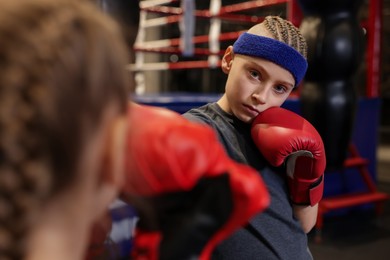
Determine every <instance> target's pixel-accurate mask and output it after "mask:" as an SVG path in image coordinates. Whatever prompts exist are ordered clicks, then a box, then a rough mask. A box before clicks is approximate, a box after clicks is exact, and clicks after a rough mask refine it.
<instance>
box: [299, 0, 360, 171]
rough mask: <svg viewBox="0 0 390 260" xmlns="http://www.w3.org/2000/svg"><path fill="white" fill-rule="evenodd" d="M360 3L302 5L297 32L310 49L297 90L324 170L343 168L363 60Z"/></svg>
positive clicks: (335, 0) (310, 0)
mask: <svg viewBox="0 0 390 260" xmlns="http://www.w3.org/2000/svg"><path fill="white" fill-rule="evenodd" d="M361 2H362V1H361V0H300V1H299V4H300V5H301V8H302V11H303V14H304V18H303V20H302V23H301V26H300V30H301V32H302V34H303V35H304V36H305V38H306V40H307V43H308V63H309V67H308V71H307V74H306V77H305V81H304V83H303V85H302V90H301V96H300V100H301V109H302V116H303V117H305V118H306V119H307V120H308V121H310V122H311V123H312V124H313V125H314V126H315V127H316V128H317V130H318V132H319V133H320V135H321V136H322V138H323V141H324V145H325V151H326V158H327V170H338V169H341V168H342V167H343V163H344V160H345V159H346V156H347V151H348V145H349V144H350V142H351V136H352V130H353V125H354V118H355V110H356V106H357V97H356V95H357V94H356V90H355V86H354V78H355V75H356V72H357V68H358V66H359V64H360V62H361V60H362V58H363V53H364V34H363V30H362V28H361V27H360V25H359V22H358V19H357V12H358V9H359V6H360V4H361Z"/></svg>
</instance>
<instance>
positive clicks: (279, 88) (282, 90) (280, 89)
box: [274, 85, 287, 94]
mask: <svg viewBox="0 0 390 260" xmlns="http://www.w3.org/2000/svg"><path fill="white" fill-rule="evenodd" d="M274 89H275V91H276V92H277V93H280V94H283V93H286V91H287V88H286V87H285V86H283V85H277V86H275V87H274Z"/></svg>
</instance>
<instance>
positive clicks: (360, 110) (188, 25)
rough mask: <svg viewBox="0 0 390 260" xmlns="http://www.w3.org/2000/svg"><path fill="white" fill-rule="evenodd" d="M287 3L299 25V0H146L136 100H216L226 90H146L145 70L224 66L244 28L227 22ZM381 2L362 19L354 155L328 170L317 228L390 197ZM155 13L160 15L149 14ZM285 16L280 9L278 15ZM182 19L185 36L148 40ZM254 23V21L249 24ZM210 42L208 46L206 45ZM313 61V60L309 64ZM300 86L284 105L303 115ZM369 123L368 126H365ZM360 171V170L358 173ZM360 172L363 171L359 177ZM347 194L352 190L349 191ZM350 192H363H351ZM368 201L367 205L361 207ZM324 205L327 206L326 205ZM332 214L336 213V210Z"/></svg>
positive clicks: (182, 106) (183, 103)
mask: <svg viewBox="0 0 390 260" xmlns="http://www.w3.org/2000/svg"><path fill="white" fill-rule="evenodd" d="M274 5H278V6H283V7H284V8H285V16H286V18H287V19H289V20H290V21H292V22H293V23H294V24H295V25H296V26H299V24H300V23H301V21H302V18H303V14H302V12H301V10H300V6H299V5H298V3H297V1H288V0H287V1H282V0H274V1H243V2H241V3H237V4H232V5H225V6H223V5H222V1H217V0H215V1H214V0H210V8H209V9H206V10H197V9H196V8H195V1H193V0H188V1H187V0H182V1H178V0H170V1H169V0H149V1H141V2H140V7H141V20H140V31H139V35H138V38H137V41H136V44H135V47H134V50H135V51H136V62H135V64H131V65H129V69H131V70H132V71H134V72H135V73H136V75H137V76H136V79H137V87H136V93H137V94H136V95H135V96H134V99H135V100H136V102H139V103H142V104H148V105H153V106H160V107H166V108H169V109H172V110H174V111H176V112H179V113H184V112H185V111H187V110H188V109H190V108H192V107H197V106H201V105H203V104H206V103H208V102H213V101H216V100H217V99H218V98H219V97H220V96H221V94H220V93H206V94H205V93H170V92H168V93H156V94H145V92H146V91H145V78H144V76H143V73H144V72H145V71H160V70H171V71H173V70H190V69H199V68H203V69H208V68H209V69H212V68H218V67H219V66H220V59H221V55H222V54H223V50H224V49H222V48H221V43H224V42H229V41H230V42H231V41H234V39H236V38H237V37H238V35H240V33H242V31H227V32H222V31H221V22H222V21H224V22H225V23H226V22H231V23H245V24H247V25H248V24H249V25H250V24H255V23H258V22H260V21H262V17H261V16H253V15H250V14H248V13H246V11H248V10H250V11H252V10H255V9H259V8H262V9H264V8H268V7H270V6H274ZM380 12H381V1H374V0H371V1H369V9H368V17H367V19H366V20H364V21H362V27H364V28H365V29H366V31H367V49H366V58H365V63H366V70H365V74H366V86H365V91H364V92H365V93H364V95H363V96H361V97H359V98H358V101H357V111H356V118H355V122H354V126H353V132H352V137H351V139H352V140H351V146H350V147H349V151H348V153H349V157H350V158H348V159H347V160H346V161H345V163H344V169H342V174H340V171H334V172H333V171H329V172H327V173H326V174H325V190H324V200H323V202H322V205H321V204H320V212H319V218H318V219H319V220H318V223H317V226H316V227H317V229H319V230H320V229H321V228H322V225H323V215H327V214H329V212H330V211H335V212H334V213H333V214H339V213H340V212H341V213H342V212H344V211H346V210H347V209H349V208H351V207H356V206H359V205H360V206H359V207H360V208H364V209H365V208H367V207H368V208H372V206H373V203H374V205H376V206H377V207H376V209H377V211H378V213H380V203H381V202H383V201H384V200H386V199H388V198H389V197H388V195H387V194H382V193H380V192H378V191H377V190H376V185H375V183H376V181H377V180H376V150H377V144H378V138H377V137H378V126H379V115H380V106H381V103H380V97H379V95H380V93H379V80H380V41H381V38H380V37H381V34H380V30H381V23H382V21H381V15H380ZM148 13H153V14H156V15H160V17H157V18H152V19H147V14H148ZM278 15H279V14H278ZM196 19H208V20H209V21H210V29H209V34H207V35H195V28H194V26H195V20H196ZM174 23H178V26H179V27H180V30H181V31H180V32H181V36H180V38H173V39H162V40H161V39H160V40H153V41H146V40H145V34H146V33H147V32H146V31H147V30H148V29H149V28H152V27H157V26H163V25H167V24H174ZM247 27H248V28H249V26H247ZM199 44H207V45H208V48H200V47H198V45H199ZM145 53H156V54H158V53H160V54H174V55H181V56H185V57H198V58H199V60H196V61H175V62H157V63H147V62H145V59H144V55H145ZM309 66H310V64H309ZM300 103H301V100H300V97H299V91H297V92H296V93H293V95H292V96H291V98H289V99H288V100H287V101H286V102H285V104H284V105H283V107H285V108H287V109H290V110H292V111H294V112H296V113H298V114H301V113H302V111H301V104H300ZM362 126H364V127H362ZM357 173H358V174H357ZM359 174H360V176H359ZM345 194H347V195H345ZM350 194H362V195H359V196H360V197H359V196H354V195H352V197H351V196H350ZM361 205H363V206H361ZM321 206H322V207H321ZM330 215H331V213H330Z"/></svg>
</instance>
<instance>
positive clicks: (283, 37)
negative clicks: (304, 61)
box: [263, 16, 307, 58]
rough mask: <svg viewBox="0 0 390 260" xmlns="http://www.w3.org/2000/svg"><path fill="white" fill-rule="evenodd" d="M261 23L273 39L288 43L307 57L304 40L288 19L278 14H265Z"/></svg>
mask: <svg viewBox="0 0 390 260" xmlns="http://www.w3.org/2000/svg"><path fill="white" fill-rule="evenodd" d="M263 25H264V27H265V28H266V29H267V31H268V32H269V33H270V34H271V35H272V37H273V38H274V39H275V40H278V41H281V42H284V43H286V44H288V45H289V46H291V47H292V48H294V49H295V50H297V51H298V52H299V53H301V54H302V56H303V57H305V58H306V57H307V43H306V40H305V38H304V37H303V35H302V34H301V33H300V31H299V30H298V28H296V27H295V26H294V25H293V24H292V23H291V22H290V21H287V20H285V19H283V18H281V17H279V16H266V17H265V18H264V21H263Z"/></svg>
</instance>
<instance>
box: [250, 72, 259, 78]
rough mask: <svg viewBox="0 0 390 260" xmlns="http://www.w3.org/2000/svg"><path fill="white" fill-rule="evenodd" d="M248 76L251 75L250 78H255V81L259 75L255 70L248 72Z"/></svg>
mask: <svg viewBox="0 0 390 260" xmlns="http://www.w3.org/2000/svg"><path fill="white" fill-rule="evenodd" d="M249 74H250V75H251V77H252V78H255V79H258V78H260V73H259V72H258V71H256V70H250V71H249Z"/></svg>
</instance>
